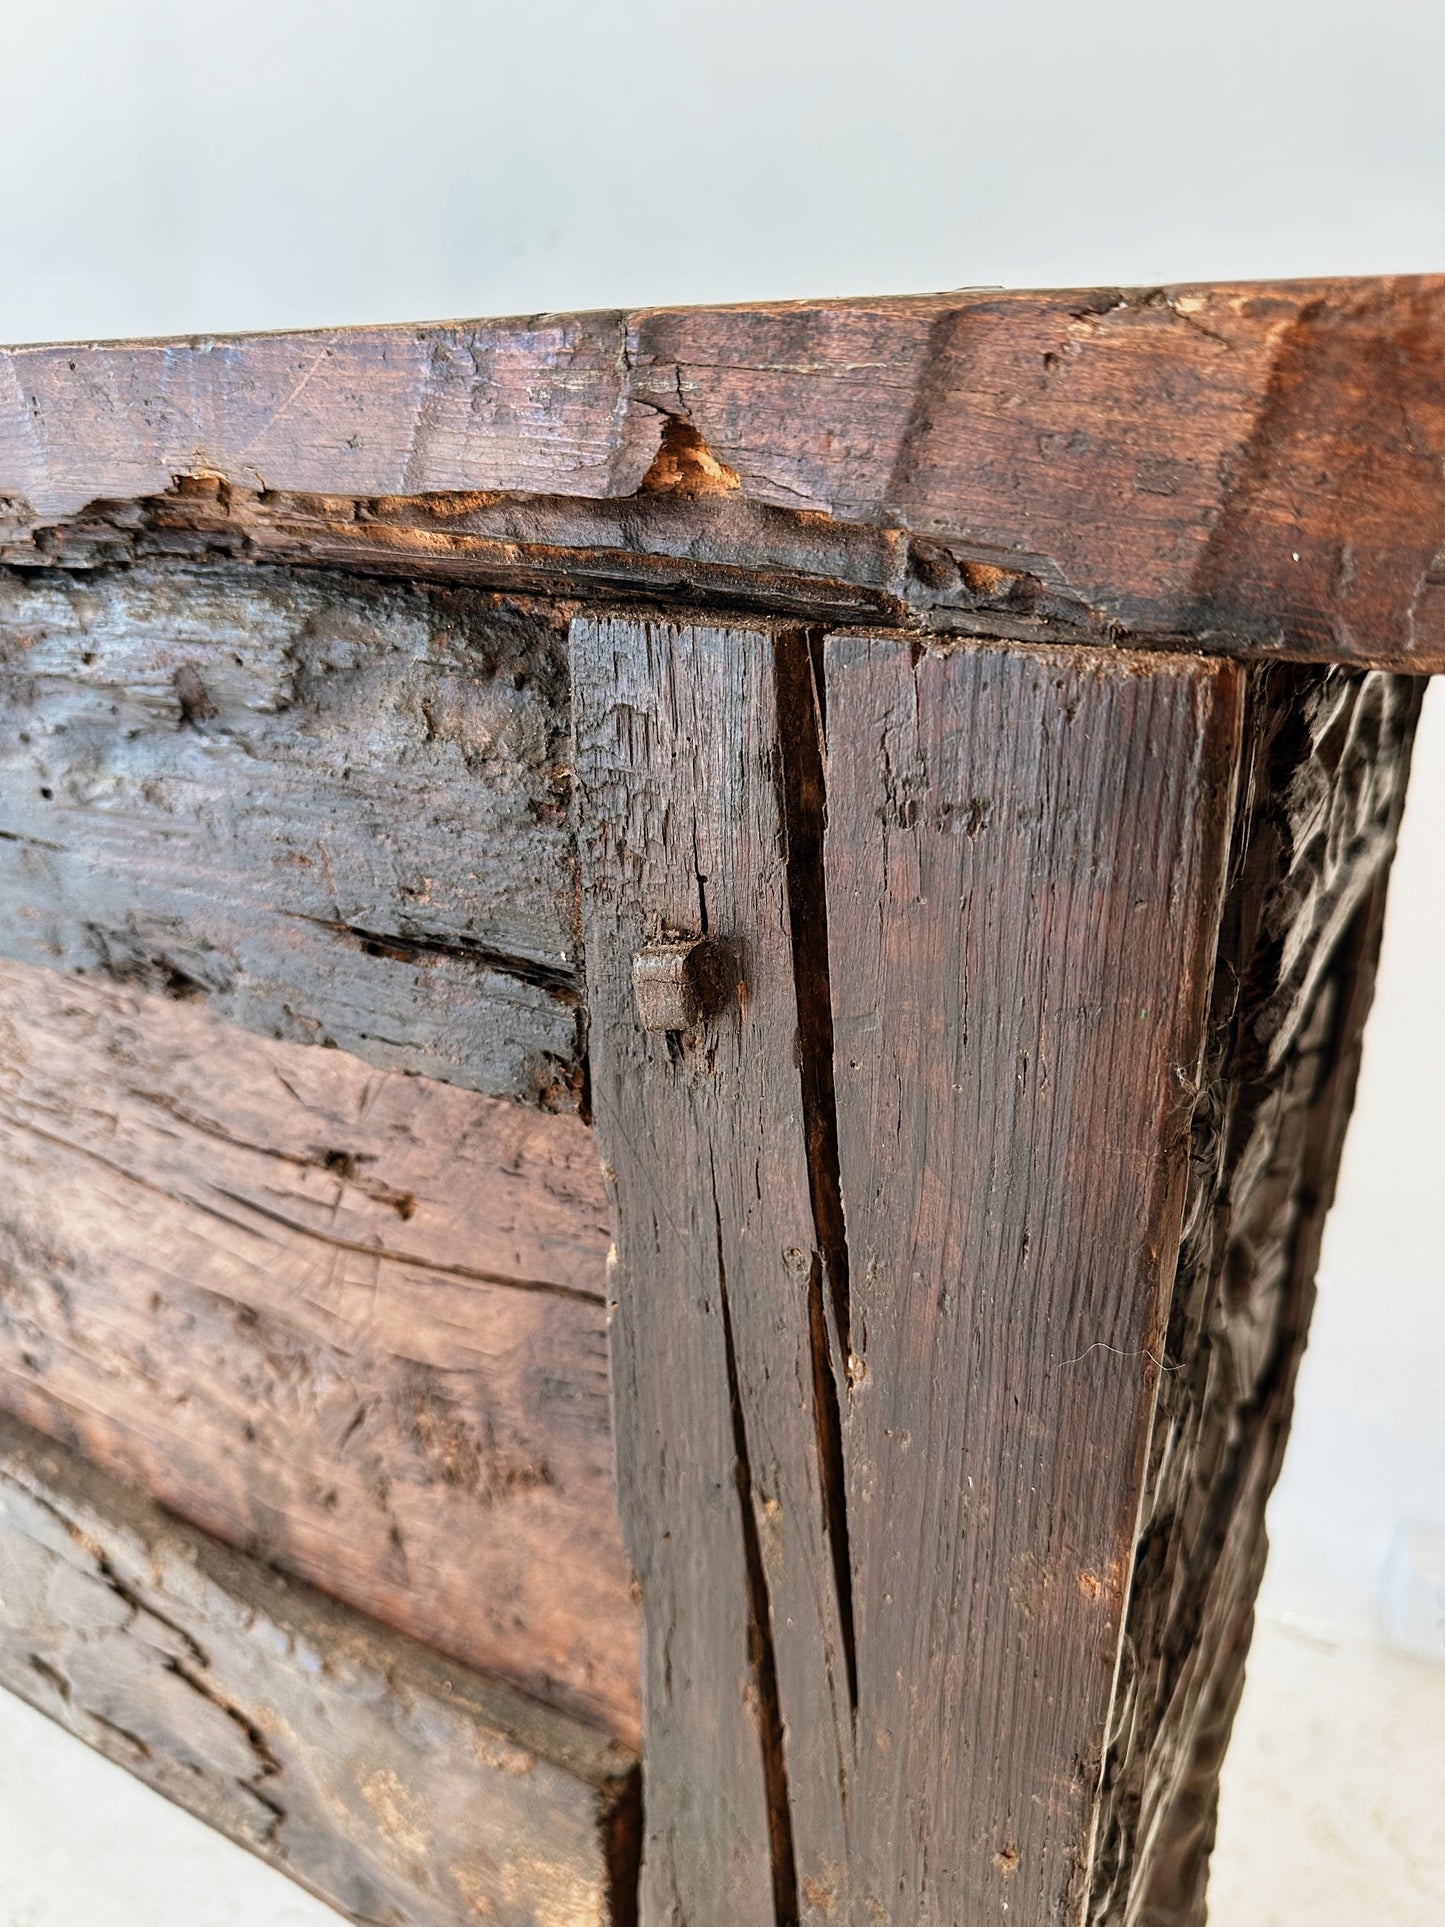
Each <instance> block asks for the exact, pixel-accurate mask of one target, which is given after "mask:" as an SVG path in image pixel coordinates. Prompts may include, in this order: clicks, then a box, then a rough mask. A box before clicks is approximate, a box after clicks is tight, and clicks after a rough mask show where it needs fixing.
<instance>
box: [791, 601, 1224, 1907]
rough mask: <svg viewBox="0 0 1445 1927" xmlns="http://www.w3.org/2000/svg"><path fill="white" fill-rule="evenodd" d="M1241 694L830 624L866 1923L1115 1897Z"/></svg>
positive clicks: (1165, 665)
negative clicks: (1091, 1879)
mask: <svg viewBox="0 0 1445 1927" xmlns="http://www.w3.org/2000/svg"><path fill="white" fill-rule="evenodd" d="M1242 684H1243V674H1242V672H1241V671H1240V670H1239V669H1238V668H1236V667H1235V666H1233V665H1230V664H1227V663H1210V662H1207V661H1205V660H1204V659H1202V658H1199V657H1188V656H1174V657H1154V658H1152V659H1151V658H1146V657H1139V656H1128V655H1122V654H1120V655H1112V656H1111V655H1107V654H1100V653H1094V652H1090V653H1088V654H1085V653H1083V652H1080V651H1072V652H1070V651H1062V650H1033V649H1008V648H1004V647H997V646H984V645H977V646H968V647H963V648H959V649H955V650H952V651H949V652H944V653H935V652H925V653H923V654H922V655H921V656H918V657H917V659H915V654H914V651H913V650H912V649H911V648H910V646H909V644H908V643H907V641H906V640H900V639H897V638H891V637H885V638H869V637H857V636H841V635H835V636H831V637H830V638H829V639H828V644H827V651H826V699H827V716H828V784H829V804H828V832H827V847H826V859H825V861H826V873H827V886H828V912H829V933H830V959H831V980H832V994H833V1009H834V1021H835V1025H836V1079H837V1119H838V1154H839V1166H840V1173H841V1186H842V1196H843V1206H844V1211H845V1213H846V1218H847V1236H848V1251H849V1274H850V1278H851V1292H850V1300H849V1328H850V1341H849V1342H850V1351H851V1353H852V1354H853V1356H854V1357H855V1359H856V1361H857V1362H856V1364H855V1365H854V1366H853V1368H852V1370H851V1371H850V1374H849V1389H848V1396H847V1401H846V1405H845V1408H844V1428H843V1437H844V1455H845V1459H846V1463H847V1470H848V1488H847V1490H848V1533H849V1543H850V1546H851V1549H852V1560H853V1586H854V1614H855V1623H856V1627H857V1643H858V1749H857V1767H856V1780H855V1784H854V1788H853V1793H852V1797H851V1799H850V1804H849V1811H850V1816H851V1825H852V1834H851V1852H852V1863H853V1871H854V1882H855V1885H854V1893H853V1906H854V1913H853V1914H852V1915H851V1916H850V1918H853V1919H856V1920H857V1921H858V1922H860V1923H863V1922H866V1921H868V1920H869V1919H870V1918H871V1919H873V1920H876V1921H882V1920H887V1921H890V1922H895V1923H897V1927H903V1924H904V1923H905V1922H907V1923H910V1927H911V1923H915V1922H917V1923H919V1927H925V1923H928V1924H936V1927H949V1924H951V1923H954V1922H959V1921H963V1920H982V1919H997V1918H1002V1917H1004V1915H1003V1909H1004V1908H1007V1909H1008V1915H1007V1918H1009V1919H1011V1920H1016V1921H1019V1922H1020V1923H1027V1927H1045V1923H1048V1924H1049V1927H1055V1923H1057V1927H1064V1923H1065V1922H1067V1921H1071V1920H1074V1919H1075V1918H1077V1915H1078V1911H1079V1908H1080V1906H1081V1903H1082V1898H1083V1896H1082V1892H1081V1883H1082V1877H1083V1873H1084V1865H1085V1861H1086V1855H1087V1846H1088V1840H1089V1834H1090V1825H1091V1819H1092V1815H1093V1812H1094V1807H1095V1802H1096V1799H1097V1790H1098V1777H1099V1767H1100V1762H1101V1759H1102V1755H1103V1749H1104V1744H1105V1739H1106V1735H1107V1731H1108V1721H1109V1708H1110V1697H1111V1689H1112V1684H1113V1677H1114V1669H1115V1663H1116V1659H1117V1655H1118V1649H1119V1636H1120V1628H1121V1622H1122V1617H1123V1613H1124V1607H1125V1600H1126V1595H1127V1589H1128V1581H1129V1572H1130V1563H1131V1557H1132V1552H1133V1545H1134V1529H1135V1521H1136V1517H1137V1512H1138V1506H1139V1498H1140V1489H1141V1484H1142V1479H1143V1473H1144V1465H1145V1459H1146V1454H1147V1447H1148V1440H1149V1428H1150V1418H1151V1414H1152V1411H1153V1405H1154V1394H1155V1387H1156V1384H1157V1381H1158V1377H1159V1370H1160V1358H1161V1346H1162V1344H1163V1339H1164V1331H1165V1328H1166V1324H1167V1317H1168V1305H1169V1289H1170V1284H1171V1281H1172V1278H1173V1270H1174V1257H1175V1253H1176V1250H1177V1246H1178V1239H1179V1228H1180V1210H1181V1206H1182V1203H1183V1196H1184V1184H1185V1178H1186V1173H1187V1163H1188V1142H1189V1136H1188V1133H1189V1118H1190V1113H1191V1109H1192V1105H1193V1099H1194V1094H1195V1088H1196V1081H1197V1076H1198V1070H1199V1061H1200V1050H1201V1045H1202V1042H1203V1035H1204V1018H1205V1014H1206V1011H1207V1008H1208V998H1209V988H1210V980H1211V974H1212V964H1213V957H1214V947H1215V941H1216V935H1217V931H1218V919H1219V911H1220V895H1221V889H1222V885H1223V880H1224V871H1225V860H1226V857H1227V854H1228V849H1229V837H1230V828H1231V821H1232V808H1233V789H1234V780H1235V771H1236V767H1237V763H1238V758H1239V751H1240V729H1241V707H1242V704H1241V697H1242Z"/></svg>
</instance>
